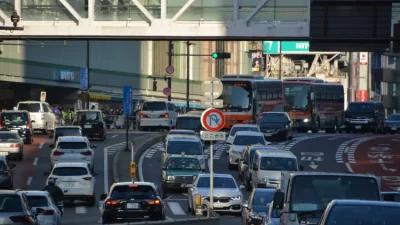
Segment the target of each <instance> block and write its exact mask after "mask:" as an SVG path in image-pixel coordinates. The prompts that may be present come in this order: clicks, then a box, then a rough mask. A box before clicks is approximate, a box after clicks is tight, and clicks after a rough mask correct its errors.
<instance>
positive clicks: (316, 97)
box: [283, 78, 344, 133]
mask: <svg viewBox="0 0 400 225" xmlns="http://www.w3.org/2000/svg"><path fill="white" fill-rule="evenodd" d="M283 87H284V97H285V107H284V110H285V112H287V113H288V114H289V115H290V117H291V119H292V120H293V127H294V128H296V129H297V131H298V132H308V130H311V131H312V132H313V133H317V132H318V131H319V130H325V132H327V133H336V132H337V131H338V130H339V127H341V126H343V124H344V119H343V118H344V116H343V111H344V88H343V85H342V84H340V83H327V82H325V81H323V80H320V79H310V78H304V79H285V80H284V81H283Z"/></svg>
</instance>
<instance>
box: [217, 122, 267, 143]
mask: <svg viewBox="0 0 400 225" xmlns="http://www.w3.org/2000/svg"><path fill="white" fill-rule="evenodd" d="M238 131H254V132H260V127H259V126H258V125H254V124H235V125H233V127H232V128H231V131H230V132H229V135H228V138H227V139H226V141H225V142H226V143H227V144H232V142H233V139H234V138H235V135H236V133H237V132H238Z"/></svg>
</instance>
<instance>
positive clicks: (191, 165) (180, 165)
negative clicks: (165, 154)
mask: <svg viewBox="0 0 400 225" xmlns="http://www.w3.org/2000/svg"><path fill="white" fill-rule="evenodd" d="M167 169H169V170H201V167H200V162H199V160H198V159H197V158H170V159H169V160H168V164H167Z"/></svg>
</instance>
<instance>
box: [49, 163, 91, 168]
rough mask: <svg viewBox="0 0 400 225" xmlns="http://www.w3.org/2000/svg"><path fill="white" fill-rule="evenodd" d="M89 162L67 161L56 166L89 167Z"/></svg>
mask: <svg viewBox="0 0 400 225" xmlns="http://www.w3.org/2000/svg"><path fill="white" fill-rule="evenodd" d="M88 165H89V164H87V163H79V162H66V163H56V164H55V165H54V168H59V167H85V168H87V167H88Z"/></svg>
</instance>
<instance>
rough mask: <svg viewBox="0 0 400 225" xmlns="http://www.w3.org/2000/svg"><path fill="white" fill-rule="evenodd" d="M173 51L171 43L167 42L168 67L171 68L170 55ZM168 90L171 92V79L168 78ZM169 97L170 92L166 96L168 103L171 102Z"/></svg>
mask: <svg viewBox="0 0 400 225" xmlns="http://www.w3.org/2000/svg"><path fill="white" fill-rule="evenodd" d="M173 51H174V44H173V43H172V41H168V65H169V66H172V54H173ZM167 79H168V88H169V89H170V90H171V86H172V85H171V77H168V78H167ZM171 95H172V92H171V93H170V95H168V101H171V98H172V97H171Z"/></svg>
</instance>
